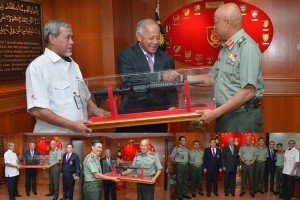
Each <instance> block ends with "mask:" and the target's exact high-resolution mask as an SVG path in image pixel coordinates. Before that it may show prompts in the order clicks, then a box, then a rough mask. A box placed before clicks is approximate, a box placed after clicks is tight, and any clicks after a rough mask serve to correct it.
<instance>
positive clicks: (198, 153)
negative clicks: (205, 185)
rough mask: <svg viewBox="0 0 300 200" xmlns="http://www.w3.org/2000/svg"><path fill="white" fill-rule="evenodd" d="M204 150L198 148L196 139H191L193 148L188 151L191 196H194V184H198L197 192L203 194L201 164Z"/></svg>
mask: <svg viewBox="0 0 300 200" xmlns="http://www.w3.org/2000/svg"><path fill="white" fill-rule="evenodd" d="M203 155H204V151H203V150H202V149H200V144H199V141H198V140H194V141H193V149H191V151H190V153H189V164H190V179H191V191H192V197H196V184H198V193H199V194H200V195H201V196H203V195H204V194H203V189H202V171H203V169H202V164H203Z"/></svg>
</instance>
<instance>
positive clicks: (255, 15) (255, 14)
mask: <svg viewBox="0 0 300 200" xmlns="http://www.w3.org/2000/svg"><path fill="white" fill-rule="evenodd" d="M251 15H252V17H253V19H256V18H257V16H258V10H251Z"/></svg>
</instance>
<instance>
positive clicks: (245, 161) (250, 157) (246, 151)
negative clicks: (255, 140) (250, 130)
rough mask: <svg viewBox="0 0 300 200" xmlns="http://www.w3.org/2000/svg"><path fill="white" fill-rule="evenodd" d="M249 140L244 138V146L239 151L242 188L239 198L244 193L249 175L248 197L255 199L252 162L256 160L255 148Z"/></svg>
mask: <svg viewBox="0 0 300 200" xmlns="http://www.w3.org/2000/svg"><path fill="white" fill-rule="evenodd" d="M250 142H251V139H250V137H249V136H248V137H247V138H246V144H244V145H243V146H242V147H241V148H240V151H239V156H240V159H241V162H242V188H241V193H240V196H243V195H244V194H245V193H246V180H247V175H249V182H250V195H251V196H252V197H255V194H254V162H255V160H256V158H257V152H256V147H255V146H253V145H251V143H250Z"/></svg>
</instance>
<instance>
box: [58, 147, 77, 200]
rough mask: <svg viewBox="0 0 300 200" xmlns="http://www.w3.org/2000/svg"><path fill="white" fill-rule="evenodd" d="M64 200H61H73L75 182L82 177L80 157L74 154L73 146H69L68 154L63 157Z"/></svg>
mask: <svg viewBox="0 0 300 200" xmlns="http://www.w3.org/2000/svg"><path fill="white" fill-rule="evenodd" d="M61 173H62V178H63V195H64V196H63V198H61V199H60V200H66V199H68V200H72V199H73V193H74V185H75V181H76V180H77V179H79V177H80V161H79V156H78V154H76V153H73V145H72V144H67V148H66V153H65V154H64V155H63V161H62V168H61Z"/></svg>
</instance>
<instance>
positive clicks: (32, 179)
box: [25, 169, 36, 194]
mask: <svg viewBox="0 0 300 200" xmlns="http://www.w3.org/2000/svg"><path fill="white" fill-rule="evenodd" d="M25 174H26V178H25V179H26V181H25V189H26V193H27V194H29V193H30V190H31V189H32V192H36V169H25Z"/></svg>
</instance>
